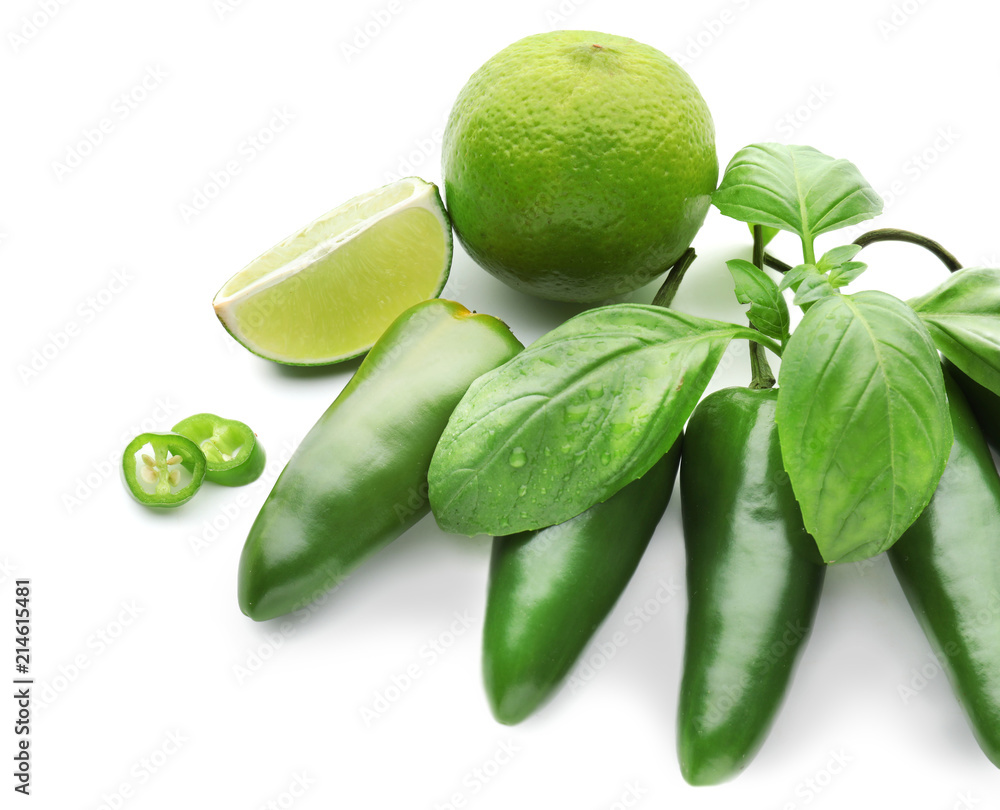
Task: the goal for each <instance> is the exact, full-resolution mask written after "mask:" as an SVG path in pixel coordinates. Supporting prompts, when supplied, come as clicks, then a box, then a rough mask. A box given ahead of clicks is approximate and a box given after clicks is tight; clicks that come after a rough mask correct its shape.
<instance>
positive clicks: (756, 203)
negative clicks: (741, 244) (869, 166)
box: [712, 143, 882, 244]
mask: <svg viewBox="0 0 1000 810" xmlns="http://www.w3.org/2000/svg"><path fill="white" fill-rule="evenodd" d="M712 202H713V203H714V204H715V205H716V206H717V207H718V209H719V210H720V211H721V212H722V213H723V214H725V215H726V216H727V217H732V218H734V219H738V220H740V221H741V222H751V223H757V224H761V225H769V226H771V227H773V228H780V229H782V230H785V231H791V232H792V233H795V234H798V235H799V236H800V237H801V238H802V239H803V240H804V241H806V242H808V243H809V244H812V240H813V239H814V238H815V237H816V236H818V235H819V234H821V233H825V232H826V231H831V230H833V229H835V228H843V227H846V226H847V225H854V224H855V223H858V222H862V221H864V220H866V219H871V218H872V217H874V216H877V215H878V214H880V213H881V212H882V198H881V197H879V196H878V194H876V193H875V190H874V189H873V188H872V187H871V186H870V185H869V184H868V181H867V180H865V178H864V177H862V175H861V172H860V171H858V168H857V166H855V165H854V164H853V163H850V162H849V161H846V160H835V159H834V158H832V157H830V156H829V155H824V154H823V153H822V152H820V151H818V150H816V149H813V148H812V147H811V146H788V145H785V144H778V143H755V144H751V145H750V146H747V147H744V148H743V149H741V150H740V151H739V152H737V153H736V155H734V157H733V159H732V160H731V161H730V162H729V166H728V167H726V173H725V175H724V176H723V178H722V183H721V184H720V185H719V188H718V189H717V190H716V191H715V193H714V194H713V195H712Z"/></svg>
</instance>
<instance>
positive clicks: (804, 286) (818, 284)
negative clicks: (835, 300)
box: [792, 271, 837, 308]
mask: <svg viewBox="0 0 1000 810" xmlns="http://www.w3.org/2000/svg"><path fill="white" fill-rule="evenodd" d="M836 294H837V291H836V290H834V289H833V287H832V286H831V285H830V280H829V279H828V278H827V277H826V276H825V275H823V274H821V273H819V272H818V271H817V272H815V273H807V274H806V275H805V276H804V277H803V278H802V281H801V282H799V285H798V288H797V289H796V290H795V298H794V299H793V300H792V303H794V304H795V306H797V307H803V308H805V307H806V305H808V304H812V303H814V302H816V301H819V300H820V299H821V298H826V297H827V296H828V295H836Z"/></svg>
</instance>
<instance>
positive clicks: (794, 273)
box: [778, 264, 819, 292]
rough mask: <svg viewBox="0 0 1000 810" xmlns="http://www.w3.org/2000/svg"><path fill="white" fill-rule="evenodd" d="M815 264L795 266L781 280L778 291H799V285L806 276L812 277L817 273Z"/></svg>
mask: <svg viewBox="0 0 1000 810" xmlns="http://www.w3.org/2000/svg"><path fill="white" fill-rule="evenodd" d="M818 272H819V270H818V269H817V267H816V265H815V264H797V265H795V267H793V268H792V269H791V270H789V271H788V272H787V273H785V275H784V277H783V278H782V279H781V283H780V284H779V285H778V289H779V290H787V289H789V288H791V290H792V292H796V291H797V290H798V289H799V285H800V284H801V283H802V281H803V279H805V277H806V276H808V275H813V274H815V273H818Z"/></svg>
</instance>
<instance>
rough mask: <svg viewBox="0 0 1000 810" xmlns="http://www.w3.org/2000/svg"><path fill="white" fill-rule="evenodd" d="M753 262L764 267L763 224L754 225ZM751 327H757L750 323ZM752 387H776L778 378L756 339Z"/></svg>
mask: <svg viewBox="0 0 1000 810" xmlns="http://www.w3.org/2000/svg"><path fill="white" fill-rule="evenodd" d="M753 263H754V266H755V267H756V268H757V269H758V270H763V269H764V227H763V226H762V225H754V226H753ZM750 328H751V329H755V330H756V329H757V327H756V326H754V325H753V324H750ZM758 331H759V330H758ZM750 373H751V375H752V378H751V380H750V388H752V389H753V390H754V391H761V390H764V389H767V388H774V384H775V382H776V380H775V379H774V372H772V371H771V366H770V364H769V363H768V362H767V355H766V354H765V350H764V347H763V346H761V345H760V344H759V343H757V342H756V341H753V340H751V341H750Z"/></svg>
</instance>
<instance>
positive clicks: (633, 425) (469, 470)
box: [428, 304, 780, 540]
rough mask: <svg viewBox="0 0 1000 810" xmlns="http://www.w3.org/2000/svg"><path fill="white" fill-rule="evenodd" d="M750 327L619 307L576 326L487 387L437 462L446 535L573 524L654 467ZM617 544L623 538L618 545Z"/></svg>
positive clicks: (451, 428)
mask: <svg viewBox="0 0 1000 810" xmlns="http://www.w3.org/2000/svg"><path fill="white" fill-rule="evenodd" d="M734 337H746V338H749V339H752V340H756V341H758V342H760V343H764V344H765V345H767V346H768V347H769V348H772V349H773V350H776V351H778V352H779V353H780V348H779V347H777V346H775V345H774V344H773V342H771V341H770V340H769V339H768V338H767V337H766V336H764V335H761V334H760V333H758V332H755V331H752V330H751V329H749V328H746V327H740V326H736V325H734V324H726V323H720V322H718V321H708V320H703V319H701V318H695V317H692V316H690V315H684V314H682V313H679V312H675V311H673V310H668V309H664V308H662V307H654V306H645V305H641V304H614V305H611V306H607V307H602V308H598V309H592V310H589V311H587V312H584V313H582V314H581V315H578V316H576V317H575V318H571V319H570V320H568V321H566V323H564V324H562V325H561V326H559V327H558V328H556V329H555V330H553V331H552V332H550V333H549V334H547V335H546V336H544V337H542V338H540V339H539V340H538V341H536V342H535V343H533V344H532V345H531V346H529V347H528V348H527V349H525V350H524V351H523V352H521V353H520V354H519V355H517V357H515V358H513V359H512V360H511V361H510V362H508V363H506V364H505V365H503V366H501V367H500V368H498V369H495V370H494V371H491V372H489V373H487V374H486V375H484V376H483V377H480V378H479V379H478V380H476V382H475V383H473V384H472V386H471V387H470V388H469V390H468V392H467V393H466V395H465V397H464V398H463V399H462V401H461V402H460V403H459V405H458V408H456V410H455V412H454V413H453V414H452V417H451V420H450V421H449V423H448V426H447V428H446V429H445V431H444V435H443V436H442V437H441V441H440V442H439V444H438V447H437V449H436V450H435V452H434V457H433V459H432V461H431V466H430V472H429V475H428V480H429V483H430V501H431V508H432V509H433V510H434V515H435V517H436V518H437V521H438V523H439V524H440V525H441V527H442V528H443V529H445V530H446V531H451V532H455V533H457V534H467V535H474V534H480V533H485V534H498V535H503V534H511V533H513V532H518V531H523V530H528V529H539V528H542V527H545V526H552V525H554V524H556V523H562V522H563V521H565V520H568V519H569V518H571V517H574V516H576V515H578V514H580V513H581V512H583V511H584V510H586V509H589V508H590V507H591V506H593V505H594V504H595V503H598V502H600V501H604V500H606V499H608V498H609V497H611V496H612V495H613V494H614V493H615V492H617V491H618V490H619V489H620V488H621V487H623V486H624V485H625V484H627V483H629V482H630V481H633V480H635V479H636V478H638V477H639V476H641V475H642V474H643V473H645V472H646V471H647V470H648V469H649V468H650V467H652V466H653V464H655V463H656V462H657V461H658V460H659V459H660V458H661V457H662V456H663V454H664V453H666V451H667V450H668V449H669V447H670V446H671V445H672V444H673V442H674V440H675V439H676V438H677V436H678V435H679V434H680V432H681V429H682V428H683V426H684V423H685V422H686V421H687V418H688V416H689V415H690V414H691V411H692V410H693V409H694V406H695V405H696V404H697V402H698V400H699V398H700V397H701V395H702V393H704V390H705V387H706V386H707V385H708V382H709V380H710V379H711V377H712V374H713V373H714V371H715V369H716V367H717V366H718V364H719V361H720V360H721V359H722V355H723V353H724V352H725V350H726V347H727V346H728V345H729V342H730V341H731V340H732V339H733V338H734ZM609 539H611V540H613V538H609Z"/></svg>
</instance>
